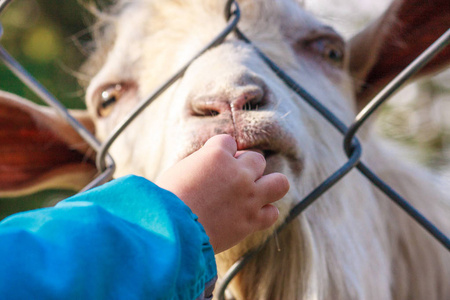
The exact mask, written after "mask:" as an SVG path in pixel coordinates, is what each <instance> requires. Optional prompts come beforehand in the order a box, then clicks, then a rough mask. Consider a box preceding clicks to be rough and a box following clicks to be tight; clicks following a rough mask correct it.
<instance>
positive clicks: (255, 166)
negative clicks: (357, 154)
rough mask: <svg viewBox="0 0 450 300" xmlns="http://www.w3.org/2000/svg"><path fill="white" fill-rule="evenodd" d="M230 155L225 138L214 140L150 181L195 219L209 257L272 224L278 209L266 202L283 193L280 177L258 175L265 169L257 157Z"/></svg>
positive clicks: (283, 181)
mask: <svg viewBox="0 0 450 300" xmlns="http://www.w3.org/2000/svg"><path fill="white" fill-rule="evenodd" d="M236 151H237V146H236V142H235V140H234V139H233V138H232V137H231V136H229V135H217V136H214V137H212V138H211V139H209V140H208V141H207V142H206V143H205V145H204V146H203V148H201V149H200V150H198V151H197V152H195V153H193V154H192V155H190V156H188V157H186V158H185V159H183V160H181V161H180V162H178V163H177V164H175V165H174V166H173V167H171V168H170V169H169V170H167V171H166V172H164V173H163V174H161V176H160V177H159V178H158V179H157V180H156V184H157V185H159V186H160V187H162V188H164V189H167V190H169V191H171V192H172V193H174V194H175V195H177V196H178V197H179V198H180V199H181V200H183V201H184V202H185V203H186V204H187V205H188V206H189V207H190V208H191V210H192V211H193V212H194V213H195V214H196V215H197V216H198V218H199V221H200V223H201V224H202V225H203V227H204V228H205V231H206V234H207V235H208V236H209V238H210V242H211V245H212V246H213V248H214V252H215V253H219V252H222V251H224V250H226V249H228V248H231V247H232V246H234V245H236V244H237V243H238V242H240V241H241V240H242V239H244V238H245V237H246V236H247V235H249V234H251V233H253V232H255V231H258V230H263V229H267V228H269V227H270V226H271V225H273V224H274V223H275V221H276V220H277V218H278V209H277V208H276V207H275V206H273V205H272V204H270V203H272V202H275V201H277V200H279V199H281V198H282V197H283V196H284V195H285V194H286V193H287V192H288V190H289V182H288V180H287V178H286V176H284V175H283V174H280V173H272V174H268V175H265V176H262V175H263V172H264V169H265V167H266V161H265V159H264V157H263V155H261V154H260V153H257V152H254V151H239V152H238V153H236Z"/></svg>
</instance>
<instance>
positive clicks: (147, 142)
mask: <svg viewBox="0 0 450 300" xmlns="http://www.w3.org/2000/svg"><path fill="white" fill-rule="evenodd" d="M238 2H239V5H240V7H241V10H242V20H241V22H240V23H239V28H240V29H241V31H242V32H244V33H245V34H246V35H247V36H248V37H249V38H250V39H251V40H252V41H253V43H254V44H255V45H256V46H257V47H258V48H259V49H261V50H262V51H263V52H264V53H265V54H266V55H267V56H268V57H270V58H271V59H272V60H273V61H275V62H276V63H277V64H278V65H279V66H281V67H282V68H283V69H284V70H285V71H286V72H287V73H288V74H289V75H290V76H292V77H293V78H294V79H295V80H296V81H297V82H298V83H300V84H301V85H302V86H304V87H305V88H306V89H307V90H308V91H309V92H310V93H311V94H312V95H314V96H315V97H316V98H317V99H319V100H320V101H321V102H322V103H323V104H324V105H325V106H326V107H328V108H329V109H330V110H331V111H332V112H333V113H335V114H336V115H337V116H338V117H339V118H340V119H341V120H342V121H344V122H345V123H346V124H350V123H351V122H352V120H353V119H354V117H355V113H356V111H357V109H358V108H361V107H362V106H363V105H364V104H365V103H367V99H368V98H369V97H370V96H371V95H373V94H374V93H376V92H377V91H379V90H380V88H381V87H382V86H383V85H385V84H386V82H387V81H388V80H389V79H391V78H392V77H393V76H394V75H395V74H396V73H397V72H398V71H399V70H401V68H403V67H404V66H405V65H406V64H407V63H408V62H409V61H411V59H412V58H413V57H415V56H416V55H417V54H418V53H419V52H420V51H421V49H423V48H424V47H425V46H427V43H429V42H430V41H431V40H432V39H433V38H436V37H437V36H439V33H442V32H443V30H442V28H444V29H445V28H448V27H449V26H448V24H449V19H450V18H449V16H448V11H450V10H449V9H448V7H449V2H448V1H444V0H436V1H418V0H417V1H409V2H408V1H406V0H405V1H396V2H394V3H393V4H392V5H391V7H390V8H389V9H388V10H387V12H386V13H385V14H384V15H383V16H381V17H380V19H379V20H377V21H376V22H374V23H373V24H372V25H371V26H370V27H368V28H367V29H366V30H365V31H363V32H361V33H360V34H358V35H357V36H356V37H355V38H353V39H352V40H351V41H350V42H348V43H347V44H346V43H345V42H344V40H343V39H342V38H341V37H340V36H339V35H338V34H337V33H336V32H335V31H334V30H333V29H332V28H330V27H328V26H326V25H324V24H322V23H321V22H319V21H317V20H316V19H315V18H313V17H312V16H311V15H309V14H308V13H307V12H305V11H304V9H303V8H302V6H301V4H300V3H299V2H301V1H295V0H277V1H269V0H267V1H263V0H241V1H238ZM413 2H414V3H413ZM419 2H420V3H419ZM418 3H419V4H420V5H419V4H418ZM224 6H225V0H220V1H218V0H185V1H180V0H158V1H156V0H136V1H121V2H120V3H119V4H117V5H116V6H114V8H113V9H111V10H110V11H109V12H104V13H102V14H100V21H99V27H100V28H101V30H100V31H99V34H100V35H101V36H100V37H98V39H97V41H96V42H97V49H96V51H95V52H94V53H93V55H92V57H91V58H90V59H89V60H88V62H87V65H86V66H87V68H86V69H85V70H86V71H87V72H89V73H90V74H91V75H92V76H93V78H92V80H91V81H90V84H89V87H88V89H87V97H86V103H87V106H88V111H89V116H90V118H92V120H93V121H94V123H95V131H96V135H97V136H98V137H99V138H100V139H101V140H103V139H105V138H106V137H107V136H108V134H109V133H110V132H111V130H112V129H113V128H114V126H115V125H116V124H118V123H119V122H120V121H121V120H122V119H123V118H124V117H125V116H126V115H127V113H128V112H130V110H131V109H132V108H133V107H134V106H135V105H137V103H138V102H139V100H140V99H142V98H143V97H145V96H146V95H148V94H149V93H150V92H151V91H153V90H154V89H155V88H156V87H157V86H159V85H160V84H161V83H162V82H164V81H165V79H166V78H167V77H169V76H170V75H171V74H172V73H173V72H175V71H176V70H177V69H178V68H179V67H180V66H182V65H183V64H184V63H185V62H186V61H188V60H189V59H190V57H191V56H193V55H194V54H195V53H196V52H197V51H198V50H199V49H200V48H202V47H203V46H204V45H205V44H206V43H207V42H208V41H210V40H211V39H212V38H213V37H214V36H215V35H216V34H217V33H218V32H220V31H221V30H222V29H223V27H224V25H225V23H226V21H225V19H224ZM413 8H414V12H415V13H416V14H417V15H420V14H422V15H425V16H428V17H425V18H422V19H420V18H418V17H417V18H414V15H415V14H414V15H413V16H411V15H410V12H412V11H413V10H412V9H413ZM446 12H447V13H446ZM419 21H420V22H421V23H417V24H414V22H419ZM415 26H417V27H415ZM431 29H433V30H431ZM425 33H427V34H425ZM398 45H400V47H399V46H398ZM449 57H450V55H449V51H447V52H446V53H444V55H442V56H440V58H438V59H437V60H435V62H434V63H432V64H431V65H430V67H428V68H427V69H426V70H425V72H431V71H436V70H437V69H438V68H442V67H443V66H444V65H445V63H446V62H447V61H449ZM105 95H106V97H105ZM10 98H12V96H10V95H7V94H2V95H1V97H0V99H1V101H0V109H2V110H3V111H4V112H6V113H4V116H5V118H6V119H8V120H9V122H12V121H14V117H12V112H13V111H14V112H18V111H20V112H21V116H22V121H23V120H27V123H26V124H28V125H27V126H29V127H32V128H33V129H35V131H36V133H37V132H39V131H41V130H44V131H46V134H47V135H46V139H52V140H58V141H61V140H62V142H59V143H58V144H57V145H62V144H65V143H67V144H69V145H70V146H69V148H70V149H72V150H73V149H76V150H78V151H80V152H84V151H85V149H82V148H81V147H82V145H83V144H82V143H81V144H80V143H79V138H78V137H77V136H76V135H75V134H68V133H67V132H68V129H67V126H66V127H64V128H60V129H57V128H56V126H55V125H52V124H55V122H60V121H58V119H57V118H56V117H53V116H52V113H50V112H47V111H44V110H43V109H40V108H39V109H38V108H36V107H35V106H34V105H31V104H26V103H24V102H23V101H21V100H17V99H16V100H15V101H11V100H10ZM105 100H106V101H107V105H105V104H104V103H105ZM27 116H28V117H27ZM79 116H80V119H82V120H83V122H84V123H86V124H88V123H89V120H88V119H89V117H87V116H86V115H81V114H80V115H79ZM30 117H31V118H30ZM49 120H50V121H49ZM14 124H17V121H16V123H14ZM21 124H24V122H22V123H21ZM23 126H25V125H23ZM12 127H14V126H11V128H12ZM12 129H14V128H12ZM12 129H11V130H12ZM220 133H227V134H230V135H232V136H234V137H235V139H236V141H237V143H238V147H239V149H260V150H262V151H263V152H264V154H265V156H266V160H267V170H266V172H267V173H269V172H273V171H279V172H282V173H284V174H286V175H287V176H288V178H289V179H290V184H291V191H290V192H289V194H288V195H287V196H286V197H285V198H284V199H282V200H281V201H279V202H278V203H277V206H278V207H279V209H280V213H281V214H280V216H281V217H280V222H282V220H283V218H284V217H285V216H286V215H287V213H288V212H289V209H290V208H292V207H293V206H294V205H295V204H296V203H298V202H299V201H300V200H301V199H302V198H303V197H304V196H305V195H306V194H308V193H309V192H310V191H311V190H312V189H313V188H315V187H316V186H317V185H318V184H320V183H321V182H322V181H323V180H324V179H325V178H327V177H328V176H329V175H330V174H331V173H333V172H334V171H336V170H337V169H338V168H339V167H341V166H342V165H343V164H344V163H345V162H346V161H347V157H346V156H345V154H344V152H343V151H342V150H341V149H342V146H341V145H342V135H341V134H339V133H337V132H336V131H335V130H334V129H333V128H332V127H331V126H330V124H329V122H328V121H327V120H325V119H323V118H322V117H321V116H320V115H319V114H318V113H317V112H316V111H315V110H314V109H312V108H311V107H310V106H309V105H308V104H307V103H305V101H303V100H302V99H300V98H299V97H298V96H297V95H296V94H294V93H293V91H291V90H290V89H289V88H287V87H286V85H285V84H284V83H283V82H282V81H281V80H280V79H279V78H278V77H277V76H276V74H274V72H272V71H271V70H270V69H269V68H268V67H267V66H266V64H265V63H264V62H263V61H262V60H261V58H260V57H259V56H258V55H257V54H256V52H255V50H254V48H252V46H250V45H248V44H246V43H245V42H243V41H241V40H239V39H237V38H236V37H235V36H234V35H230V36H229V37H228V38H227V39H226V40H225V42H224V43H222V44H221V45H219V46H217V47H215V48H213V49H211V50H209V51H208V52H206V53H205V54H204V55H202V56H201V57H200V58H198V59H197V60H195V61H194V63H193V64H192V65H191V66H190V67H189V68H188V69H187V71H186V73H185V74H184V76H183V77H182V78H181V79H179V80H178V81H177V82H176V83H175V84H174V85H173V86H171V87H170V88H169V89H168V90H167V91H166V92H165V93H164V94H163V95H162V96H160V97H159V98H158V99H156V100H155V101H154V102H153V103H152V104H151V105H150V106H149V107H148V108H147V109H146V110H145V111H144V112H143V113H142V115H141V116H139V117H138V118H137V119H136V120H135V121H134V122H133V123H132V124H131V125H130V126H129V128H127V129H126V131H125V132H124V133H123V134H122V135H121V136H120V137H119V138H118V140H117V141H116V142H115V143H114V144H113V146H112V148H111V154H112V156H113V157H114V159H115V161H116V163H117V173H116V176H121V175H125V174H129V173H133V174H138V175H142V176H145V177H147V178H149V179H151V180H153V179H155V178H156V177H157V176H158V174H159V173H160V172H161V171H162V170H164V169H166V168H168V167H169V166H171V165H172V164H173V163H174V162H176V161H177V160H179V159H181V158H183V157H185V156H187V155H189V154H190V153H192V152H193V151H195V150H197V149H198V148H199V147H201V146H202V145H203V143H204V142H205V141H206V140H207V139H208V138H210V137H211V136H213V135H215V134H220ZM359 137H360V139H361V141H362V144H363V152H364V155H363V161H364V162H366V163H367V165H368V166H369V167H371V168H372V169H373V170H374V172H375V173H376V174H377V175H379V176H380V177H381V178H382V179H383V180H384V181H386V182H387V183H388V184H390V185H391V186H392V187H393V188H394V189H396V190H397V191H398V192H399V194H401V195H403V196H404V197H405V198H406V199H408V200H409V201H411V202H412V203H413V205H414V206H416V207H417V208H418V209H419V210H420V211H422V212H423V213H424V214H425V215H426V216H427V217H429V218H430V219H431V220H432V221H433V222H435V223H436V224H437V225H438V227H440V228H441V229H443V230H444V231H445V232H446V234H449V233H450V224H449V216H450V214H449V212H450V211H449V208H448V206H447V205H446V204H445V201H447V200H448V199H445V197H444V195H443V194H441V192H440V191H439V188H438V187H437V186H436V185H435V183H434V182H433V178H432V177H431V176H430V175H428V174H427V173H426V172H425V171H424V170H422V169H420V168H419V167H416V166H411V165H406V164H404V163H402V162H401V161H400V160H399V159H398V158H397V157H396V156H394V155H392V153H391V152H389V151H386V150H385V149H384V148H383V146H382V145H383V143H382V142H381V141H380V140H379V139H378V138H377V137H376V136H375V135H374V133H373V132H371V130H369V129H367V128H364V129H363V131H362V132H360V136H359ZM6 142H8V140H6ZM9 142H11V141H9ZM37 144H39V143H37ZM35 146H36V145H35ZM37 146H38V145H37ZM11 149H14V150H11V152H10V153H11V155H10V158H11V157H16V156H20V155H22V156H26V155H27V154H26V153H27V151H28V150H27V151H25V150H24V149H23V147H16V148H14V147H13V146H11ZM55 149H56V150H58V151H61V150H60V149H59V148H58V147H56V148H55ZM56 150H55V151H56ZM46 151H47V152H46V153H48V149H47V150H46ZM66 152H67V153H69V154H70V153H72V152H73V151H72V152H70V151H68V150H67V151H66ZM14 155H16V156H14ZM73 156H74V157H71V158H69V159H67V160H64V161H60V162H59V163H58V164H54V165H53V166H51V167H50V166H48V165H45V166H43V165H44V164H43V163H42V164H40V165H41V169H39V168H38V169H32V168H31V167H30V165H29V164H28V165H27V166H26V168H25V166H24V165H22V166H19V167H22V169H21V174H22V175H23V177H22V178H21V179H23V180H25V181H27V178H37V179H35V180H34V182H32V184H33V187H30V186H31V182H28V181H27V182H26V183H27V184H22V183H19V180H16V178H15V177H13V176H11V175H9V176H5V180H9V181H7V183H4V184H3V185H2V183H1V182H0V190H3V194H8V193H9V194H13V193H16V192H17V190H18V189H19V187H20V188H23V187H24V186H27V187H30V188H29V189H28V191H30V190H33V189H36V188H41V187H42V186H43V185H46V186H49V185H62V184H68V185H69V186H70V185H72V186H74V185H77V186H78V185H82V184H85V183H86V182H87V181H86V180H85V178H91V177H92V170H93V169H92V168H91V167H89V166H90V164H88V163H84V164H83V165H81V164H80V165H76V166H75V165H73V164H68V163H69V162H72V161H73V160H75V159H77V158H78V156H77V155H73ZM5 157H6V156H5ZM59 157H62V154H61V152H60V155H59ZM36 160H37V162H40V160H39V158H36V156H35V159H34V160H33V161H36ZM61 160H62V159H61ZM0 166H1V167H3V168H4V169H6V168H9V169H8V170H13V169H14V170H16V169H18V168H17V164H16V165H14V164H13V163H11V160H10V161H9V162H8V160H7V159H3V160H0ZM55 166H56V167H57V168H55ZM50 169H51V171H50V173H49V172H47V173H46V174H45V175H43V176H42V177H37V172H38V171H39V172H40V171H48V170H50ZM69 171H70V172H72V173H71V174H72V175H74V174H75V175H77V176H78V177H77V180H74V179H73V178H70V179H69V180H66V178H65V177H62V176H61V174H67V173H68V172H69ZM9 174H11V172H10V173H9ZM83 174H89V176H90V177H89V176H88V177H86V176H82V175H83ZM54 175H58V176H54ZM27 176H28V177H27ZM270 234H271V231H267V232H262V233H257V234H255V235H252V236H250V237H248V238H247V239H246V240H244V241H243V242H242V243H241V244H239V245H237V246H235V247H234V248H232V249H230V250H229V251H227V252H225V253H223V254H220V255H218V257H217V263H218V267H219V272H220V273H221V274H223V273H224V272H225V271H226V270H227V269H228V268H229V267H230V266H231V265H232V264H233V263H234V262H235V261H236V260H237V259H238V258H239V257H241V256H242V255H243V254H244V253H246V251H248V250H249V249H251V248H253V247H255V246H257V245H259V244H261V243H262V242H263V241H265V240H266V239H267V237H268V236H269V235H270ZM278 240H279V245H280V247H281V251H277V245H276V243H275V242H271V243H268V245H267V246H266V247H265V248H264V249H263V250H262V251H261V252H260V253H259V254H257V256H256V257H255V258H254V259H253V260H252V261H251V262H250V263H249V264H248V265H247V266H246V267H245V268H244V270H243V271H242V272H241V273H240V274H239V275H238V276H237V278H236V279H235V280H234V281H233V282H232V285H231V287H230V289H231V292H232V294H233V296H234V297H235V298H237V299H308V300H313V299H336V300H338V299H342V300H348V299H367V300H369V299H373V300H375V299H376V300H379V299H396V300H400V299H405V300H406V299H409V300H410V299H420V300H423V299H430V300H433V299H434V300H443V299H450V284H449V278H450V254H449V253H447V252H446V251H445V249H444V248H443V247H442V245H440V244H439V243H437V242H436V241H435V240H434V239H433V238H431V237H430V236H429V234H428V233H426V232H425V231H424V230H423V229H422V228H420V227H419V226H418V225H417V224H416V223H415V222H414V221H412V220H411V219H410V217H409V216H407V215H406V214H405V213H404V212H403V211H401V210H400V209H399V208H397V207H396V206H395V205H394V204H392V203H391V201H390V200H389V199H388V198H387V197H386V196H384V194H382V193H381V192H380V191H378V190H377V188H375V187H374V186H373V185H372V184H371V183H370V182H369V181H368V180H367V179H366V178H365V177H363V176H362V175H361V174H360V173H359V172H358V171H352V172H351V173H350V174H348V175H347V176H346V177H345V178H344V179H343V180H341V181H340V182H339V183H338V184H336V186H334V187H333V188H332V189H331V190H330V191H328V192H326V193H325V194H324V195H323V196H321V197H320V198H319V199H318V201H317V202H316V203H314V204H313V205H312V206H311V207H309V208H308V209H307V210H306V211H305V212H304V213H303V214H301V215H300V216H299V217H298V218H297V219H296V220H295V221H294V222H292V223H290V225H289V226H288V227H287V228H286V229H285V230H284V231H282V232H281V233H280V234H279V236H278Z"/></svg>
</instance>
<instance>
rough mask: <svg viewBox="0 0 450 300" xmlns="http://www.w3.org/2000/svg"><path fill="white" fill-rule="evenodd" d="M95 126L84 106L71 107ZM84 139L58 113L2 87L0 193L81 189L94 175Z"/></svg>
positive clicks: (15, 193)
mask: <svg viewBox="0 0 450 300" xmlns="http://www.w3.org/2000/svg"><path fill="white" fill-rule="evenodd" d="M73 116H74V117H76V118H77V119H78V120H79V121H80V122H81V123H82V124H83V125H85V126H86V127H87V128H89V129H90V130H92V131H93V128H94V126H93V123H92V121H91V120H90V119H89V117H88V116H87V113H86V112H84V111H73ZM89 153H91V154H92V153H93V152H92V151H91V150H90V149H89V147H88V146H87V145H86V142H84V141H83V140H82V138H81V137H80V136H79V135H78V134H77V133H76V132H75V130H73V129H72V127H70V126H69V125H68V124H67V123H66V122H64V120H62V119H61V118H60V117H59V116H57V115H56V113H55V112H54V111H53V110H52V109H50V108H48V107H42V106H39V105H36V104H33V103H31V102H29V101H27V100H24V99H22V98H20V97H18V96H16V95H12V94H9V93H6V92H0V197H15V196H20V195H26V194H30V193H33V192H36V191H39V190H43V189H48V188H58V189H59V188H61V189H71V190H79V189H80V188H82V187H84V186H85V185H86V184H87V183H89V181H90V180H91V179H92V178H93V177H94V176H95V174H96V169H95V166H94V164H93V163H92V159H91V157H90V155H89Z"/></svg>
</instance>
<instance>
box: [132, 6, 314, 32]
mask: <svg viewBox="0 0 450 300" xmlns="http://www.w3.org/2000/svg"><path fill="white" fill-rule="evenodd" d="M226 2H227V0H184V1H181V0H157V1H156V0H141V1H140V2H136V4H138V5H137V6H136V7H138V9H139V10H140V11H141V12H142V8H144V7H145V9H146V10H147V11H148V12H149V13H150V14H151V15H150V16H149V18H148V26H147V27H149V28H150V30H151V31H153V32H159V31H160V30H164V29H167V28H171V27H178V29H186V30H192V29H193V28H192V27H195V25H196V24H198V25H200V26H201V27H203V28H204V27H207V26H214V24H220V25H221V26H223V24H224V22H225V11H224V9H225V4H226ZM300 2H301V1H299V0H276V1H273V0H239V1H238V3H239V6H240V8H241V13H242V18H241V22H240V26H245V24H248V25H249V26H252V27H253V28H258V29H259V31H266V30H268V29H269V30H270V29H271V28H273V27H280V25H281V26H282V27H286V25H287V26H290V24H298V25H301V26H297V27H311V26H312V27H314V26H318V25H319V23H318V21H317V20H314V19H313V18H312V17H311V16H309V15H308V14H307V13H305V11H304V10H303V9H302V5H301V3H300ZM139 4H140V5H139ZM129 21H130V20H128V22H129ZM186 24H190V27H189V28H186ZM206 25H207V26H206ZM255 25H257V26H255Z"/></svg>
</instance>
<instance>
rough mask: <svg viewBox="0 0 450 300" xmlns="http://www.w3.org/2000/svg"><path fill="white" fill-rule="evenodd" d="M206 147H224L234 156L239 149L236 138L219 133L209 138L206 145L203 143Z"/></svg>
mask: <svg viewBox="0 0 450 300" xmlns="http://www.w3.org/2000/svg"><path fill="white" fill-rule="evenodd" d="M203 147H204V148H211V147H217V148H221V149H224V150H225V151H227V152H229V153H230V154H232V155H233V156H234V155H235V154H236V151H237V144H236V140H235V139H234V138H233V137H232V136H231V135H228V134H219V135H215V136H213V137H212V138H210V139H209V140H207V141H206V143H205V145H203Z"/></svg>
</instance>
